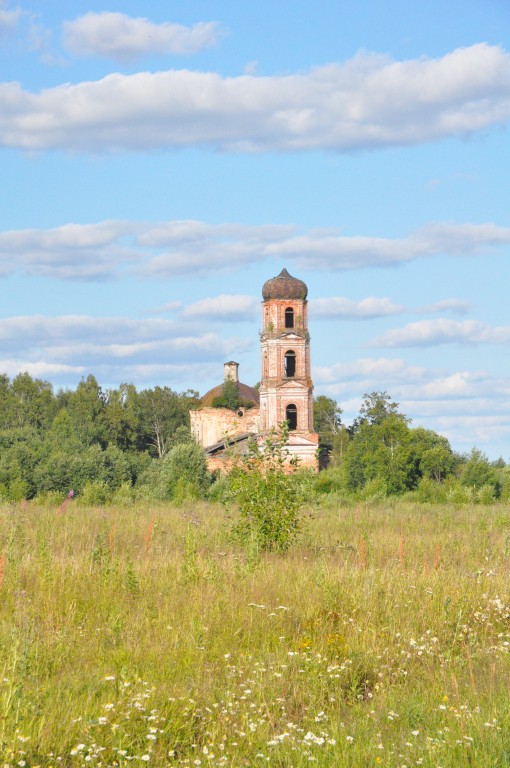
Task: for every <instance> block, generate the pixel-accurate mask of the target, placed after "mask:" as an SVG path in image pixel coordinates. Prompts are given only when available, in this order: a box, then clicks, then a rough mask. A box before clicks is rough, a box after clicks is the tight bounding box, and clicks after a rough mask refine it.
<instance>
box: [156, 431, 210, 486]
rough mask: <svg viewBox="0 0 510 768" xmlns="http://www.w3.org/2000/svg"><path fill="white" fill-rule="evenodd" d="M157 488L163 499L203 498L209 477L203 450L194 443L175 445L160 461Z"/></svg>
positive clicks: (208, 483)
mask: <svg viewBox="0 0 510 768" xmlns="http://www.w3.org/2000/svg"><path fill="white" fill-rule="evenodd" d="M160 461H161V463H160V465H159V488H158V491H159V493H160V495H161V498H163V499H173V498H174V496H175V494H177V496H179V497H180V498H181V499H182V496H183V495H185V496H187V498H201V497H203V496H205V494H206V491H207V489H208V487H209V485H210V482H211V477H210V474H209V472H208V471H207V463H206V460H205V455H204V451H203V449H202V448H201V447H200V446H199V445H198V444H197V443H195V442H192V443H181V444H179V445H176V446H175V447H174V448H172V450H171V451H170V453H168V454H167V455H166V456H165V457H164V458H163V459H161V460H160Z"/></svg>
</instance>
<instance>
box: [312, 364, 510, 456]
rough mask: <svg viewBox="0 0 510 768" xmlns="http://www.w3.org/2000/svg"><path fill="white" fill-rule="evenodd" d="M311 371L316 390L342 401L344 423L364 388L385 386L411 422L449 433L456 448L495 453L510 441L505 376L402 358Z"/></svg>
mask: <svg viewBox="0 0 510 768" xmlns="http://www.w3.org/2000/svg"><path fill="white" fill-rule="evenodd" d="M312 375H313V379H314V383H315V386H316V393H317V394H326V395H328V396H330V397H333V398H335V399H337V400H338V402H339V404H340V406H341V407H342V408H343V411H344V413H343V417H342V418H343V421H344V423H346V424H350V423H351V422H352V420H353V419H354V418H355V417H356V416H357V415H358V414H359V409H360V405H361V399H362V396H363V393H365V392H373V391H382V390H386V391H387V392H389V394H390V396H391V398H392V399H393V400H394V401H396V402H398V403H399V410H400V412H401V413H404V414H406V415H407V416H409V417H410V418H411V419H412V426H414V427H416V426H424V427H426V428H428V429H433V430H435V431H437V432H439V433H440V434H443V435H445V436H446V437H447V438H448V439H449V440H450V442H451V443H452V445H453V446H455V447H456V449H457V450H463V451H468V450H470V448H472V447H473V445H475V444H476V445H478V446H479V447H482V448H483V450H486V451H487V452H488V453H489V454H490V455H491V456H492V458H496V457H497V455H498V453H499V452H501V450H502V449H501V447H499V448H498V447H497V446H498V445H499V446H501V445H505V444H508V438H510V416H509V413H510V380H509V379H508V378H505V377H503V376H501V377H498V376H492V375H491V374H489V373H487V372H485V371H445V370H437V369H428V368H425V367H418V366H410V365H409V364H408V363H406V361H405V360H402V359H398V358H397V359H390V358H377V359H372V358H363V359H359V360H354V361H351V362H348V363H336V364H334V365H332V366H329V367H327V368H315V369H314V370H313V371H312ZM505 441H506V443H505Z"/></svg>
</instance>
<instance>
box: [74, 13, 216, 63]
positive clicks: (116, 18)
mask: <svg viewBox="0 0 510 768" xmlns="http://www.w3.org/2000/svg"><path fill="white" fill-rule="evenodd" d="M219 37H220V28H219V25H218V24H217V23H216V22H200V23H198V24H194V25H193V26H192V27H185V26H183V25H182V24H171V23H170V22H163V23H160V24H156V23H154V22H152V21H149V19H146V18H141V17H138V18H132V17H130V16H127V15H126V14H124V13H112V12H109V11H103V12H100V13H96V12H94V11H90V12H89V13H86V14H84V15H83V16H80V17H79V18H77V19H74V21H64V23H63V38H64V45H65V47H66V48H67V49H68V50H69V51H71V52H72V53H74V54H77V55H79V56H103V57H106V58H111V59H115V60H117V61H126V60H132V59H135V58H138V57H140V56H143V55H145V54H154V53H158V54H172V55H184V54H192V53H197V52H199V51H201V50H203V49H204V48H210V47H211V46H213V45H215V44H216V43H217V42H218V39H219Z"/></svg>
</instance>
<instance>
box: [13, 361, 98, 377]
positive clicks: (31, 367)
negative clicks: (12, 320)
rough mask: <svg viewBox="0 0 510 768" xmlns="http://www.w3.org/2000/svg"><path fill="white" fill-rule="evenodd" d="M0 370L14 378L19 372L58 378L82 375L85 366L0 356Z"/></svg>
mask: <svg viewBox="0 0 510 768" xmlns="http://www.w3.org/2000/svg"><path fill="white" fill-rule="evenodd" d="M0 372H1V373H4V374H7V376H10V377H11V378H14V377H15V376H17V375H18V374H19V373H29V374H30V376H34V377H35V378H39V379H41V378H42V379H44V378H51V379H53V378H59V377H61V376H65V377H67V376H70V375H71V376H78V377H80V376H82V375H83V374H85V368H83V366H81V365H62V364H61V363H48V362H46V361H44V360H35V361H34V360H18V359H15V358H11V359H9V358H0Z"/></svg>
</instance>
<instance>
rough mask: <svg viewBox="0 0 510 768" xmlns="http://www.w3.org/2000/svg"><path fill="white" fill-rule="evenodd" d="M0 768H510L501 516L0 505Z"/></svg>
mask: <svg viewBox="0 0 510 768" xmlns="http://www.w3.org/2000/svg"><path fill="white" fill-rule="evenodd" d="M0 551H1V552H2V554H1V558H0V565H1V569H0V580H1V588H0V599H1V614H0V616H1V618H0V654H1V663H2V673H1V675H0V717H1V723H0V750H1V761H0V764H1V765H2V766H5V767H7V766H13V767H14V766H27V767H30V768H34V766H41V768H42V767H44V768H47V767H49V766H55V767H57V766H69V767H71V766H72V767H73V768H74V767H75V766H86V765H88V766H128V765H129V766H131V765H134V766H140V765H146V764H148V765H155V766H211V768H212V766H232V767H234V766H235V767H236V768H237V767H238V766H263V765H266V764H268V765H271V766H280V767H283V766H305V765H306V766H309V765H317V766H338V767H343V766H352V768H354V767H356V768H357V767H358V766H377V765H381V766H388V767H391V768H393V767H395V768H396V767H397V766H400V768H404V767H405V768H410V766H434V768H453V767H454V766H455V767H456V768H458V766H483V767H484V768H492V767H493V768H496V766H498V767H499V766H508V765H510V698H509V688H510V674H509V673H510V655H509V654H510V595H509V590H508V568H509V561H510V510H509V508H508V505H504V504H499V505H498V504H495V505H491V506H483V505H476V506H467V505H465V506H453V505H419V504H412V503H408V502H404V501H395V502H392V501H386V502H384V503H382V502H381V503H380V504H375V503H374V504H370V503H357V504H355V503H354V502H352V503H350V504H346V503H345V502H344V503H342V502H341V501H340V500H336V501H335V499H334V498H333V497H332V496H331V497H328V499H327V500H326V501H325V502H324V503H323V504H320V503H317V505H314V506H313V508H312V509H310V510H308V511H307V512H306V520H305V530H304V534H303V536H302V538H301V540H300V541H299V543H298V544H297V545H295V546H293V547H292V548H291V549H290V551H289V552H288V553H286V554H284V555H279V554H276V553H263V554H257V553H255V552H250V551H246V550H244V549H241V548H239V547H238V546H237V545H235V544H233V543H232V542H231V541H230V539H229V536H228V520H227V519H226V517H225V513H224V511H223V510H222V508H221V507H219V506H217V505H214V504H211V503H205V502H193V503H188V504H184V505H181V506H171V505H168V504H167V505H158V504H152V505H151V504H149V503H147V502H144V503H135V504H131V505H130V506H126V507H124V508H121V507H89V508H86V507H80V506H79V503H78V501H76V500H74V501H72V502H66V503H64V505H62V506H60V507H59V506H53V507H51V506H48V507H45V506H37V505H36V504H34V503H28V502H21V503H19V504H8V505H7V504H6V505H3V506H1V507H0Z"/></svg>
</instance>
